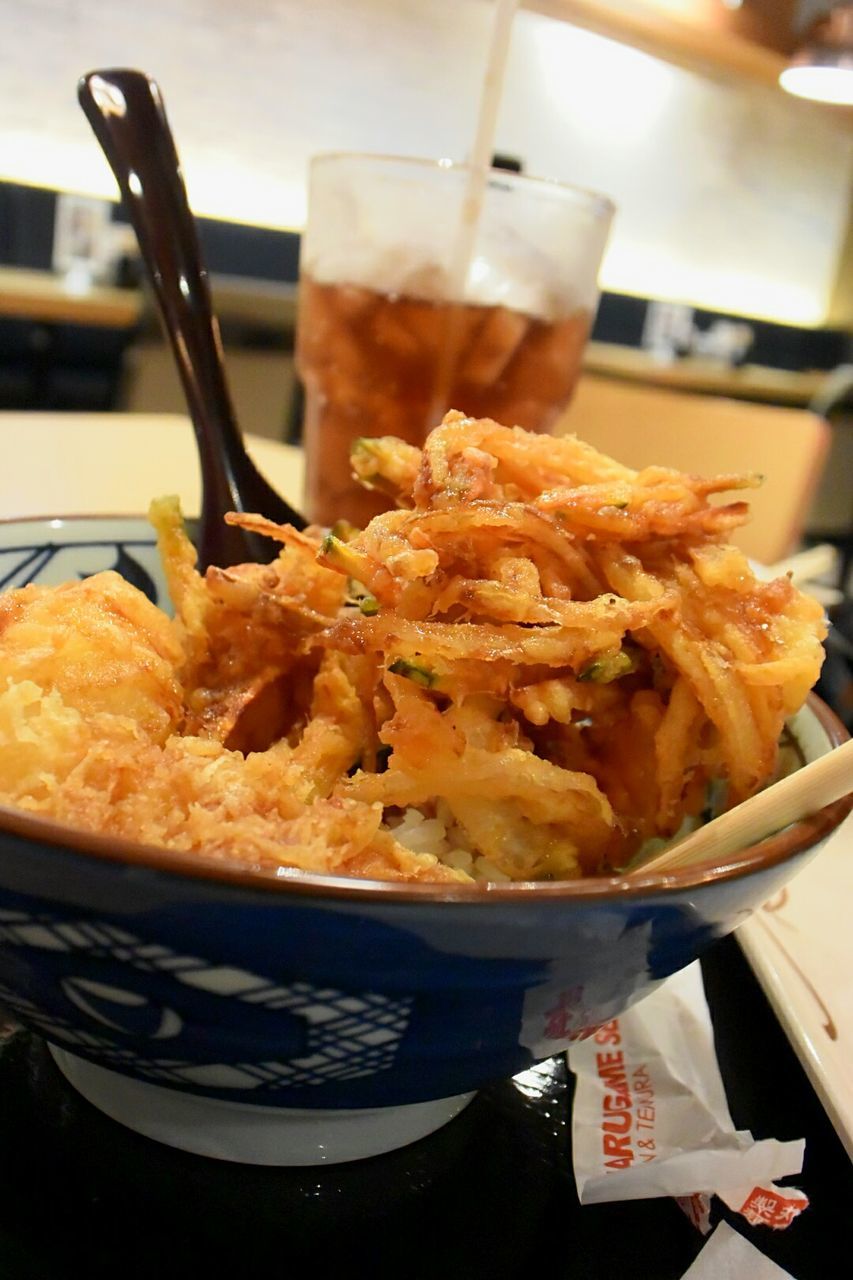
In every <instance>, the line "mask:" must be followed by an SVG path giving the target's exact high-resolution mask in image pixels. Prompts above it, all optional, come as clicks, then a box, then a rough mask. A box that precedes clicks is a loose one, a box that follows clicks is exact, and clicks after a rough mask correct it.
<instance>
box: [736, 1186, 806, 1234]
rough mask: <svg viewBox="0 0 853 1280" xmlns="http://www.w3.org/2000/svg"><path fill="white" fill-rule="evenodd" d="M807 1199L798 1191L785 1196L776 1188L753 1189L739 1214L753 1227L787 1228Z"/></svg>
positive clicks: (800, 1211)
mask: <svg viewBox="0 0 853 1280" xmlns="http://www.w3.org/2000/svg"><path fill="white" fill-rule="evenodd" d="M808 1207H809V1202H808V1197H807V1196H804V1195H803V1193H802V1192H801V1191H800V1192H798V1193H797V1195H795V1196H786V1195H785V1194H784V1191H782V1190H780V1189H779V1188H778V1187H753V1189H752V1191H750V1193H749V1195H748V1196H747V1197H746V1200H744V1202H743V1204H742V1205H741V1207H740V1210H739V1212H740V1213H742V1214H743V1216H744V1217H745V1218H746V1220H747V1222H749V1223H750V1224H751V1225H752V1226H753V1227H762V1226H763V1227H777V1228H779V1227H788V1226H790V1225H791V1223H792V1222H793V1220H794V1218H796V1217H797V1216H798V1215H799V1214H801V1213H802V1212H803V1209H807V1208H808Z"/></svg>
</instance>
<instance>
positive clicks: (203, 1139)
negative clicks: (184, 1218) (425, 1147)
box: [48, 1044, 474, 1166]
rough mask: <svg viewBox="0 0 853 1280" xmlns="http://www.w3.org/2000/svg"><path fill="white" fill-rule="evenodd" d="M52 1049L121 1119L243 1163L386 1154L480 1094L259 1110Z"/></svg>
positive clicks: (338, 1160)
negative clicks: (339, 1107) (367, 1105)
mask: <svg viewBox="0 0 853 1280" xmlns="http://www.w3.org/2000/svg"><path fill="white" fill-rule="evenodd" d="M48 1047H49V1049H50V1052H51V1054H52V1055H53V1060H54V1062H55V1063H56V1065H57V1066H58V1067H59V1070H60V1071H61V1072H62V1074H63V1075H64V1076H65V1078H66V1080H67V1081H68V1082H69V1084H71V1085H72V1086H73V1087H74V1088H75V1089H76V1090H77V1092H78V1093H80V1094H82V1095H83V1097H84V1098H85V1099H86V1101H87V1102H91V1104H92V1106H94V1107H97V1108H98V1110H99V1111H103V1112H104V1113H105V1114H106V1115H108V1116H110V1118H111V1119H113V1120H117V1121H118V1123H119V1124H123V1125H125V1126H126V1128H128V1129H133V1130H135V1131H136V1133H141V1134H144V1136H145V1137H146V1138H153V1139H154V1141H155V1142H162V1143H165V1144H166V1146H169V1147H178V1148H179V1149H180V1150H181V1151H192V1152H194V1153H195V1154H196V1155H201V1156H210V1157H212V1158H213V1159H214V1160H234V1161H238V1162H239V1163H241V1164H260V1165H289V1166H293V1165H320V1164H343V1163H345V1162H347V1161H350V1160H364V1159H366V1158H367V1157H369V1156H377V1155H382V1154H383V1153H384V1152H386V1151H395V1150H396V1149H397V1148H398V1147H405V1146H407V1145H408V1144H409V1143H410V1142H416V1141H417V1140H418V1138H424V1137H426V1135H427V1134H429V1133H433V1132H434V1131H435V1130H436V1129H440V1128H441V1127H442V1125H445V1124H447V1123H448V1121H450V1120H452V1119H453V1117H454V1116H456V1115H458V1114H459V1112H460V1111H462V1109H463V1108H464V1107H466V1106H467V1105H468V1103H469V1102H470V1101H471V1099H472V1098H473V1097H474V1094H473V1093H463V1094H459V1095H457V1096H456V1097H453V1098H437V1099H435V1100H434V1101H431V1102H414V1103H410V1104H408V1105H406V1106H400V1107H375V1108H371V1109H365V1110H360V1111H314V1110H297V1109H296V1108H292V1107H288V1108H285V1107H255V1106H250V1105H248V1104H247V1103H244V1102H222V1101H220V1100H219V1099H218V1098H202V1097H198V1096H197V1095H195V1094H191V1093H183V1092H181V1091H180V1090H177V1089H165V1088H163V1086H162V1085H158V1084H149V1083H148V1082H147V1081H144V1080H134V1079H131V1077H130V1076H124V1075H121V1074H120V1073H119V1072H117V1071H109V1070H108V1069H107V1068H106V1067H99V1066H97V1065H96V1064H95V1063H93V1062H87V1061H86V1060H85V1059H84V1058H78V1057H77V1056H76V1054H73V1053H69V1052H68V1050H67V1049H60V1048H59V1047H58V1046H57V1045H53V1044H51V1045H49V1046H48Z"/></svg>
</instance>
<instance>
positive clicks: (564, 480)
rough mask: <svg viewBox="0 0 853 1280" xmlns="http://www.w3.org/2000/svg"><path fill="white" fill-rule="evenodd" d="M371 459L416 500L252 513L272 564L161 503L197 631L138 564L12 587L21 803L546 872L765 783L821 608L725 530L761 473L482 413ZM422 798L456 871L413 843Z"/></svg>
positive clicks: (195, 833)
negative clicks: (717, 790)
mask: <svg viewBox="0 0 853 1280" xmlns="http://www.w3.org/2000/svg"><path fill="white" fill-rule="evenodd" d="M353 467H354V470H355V472H356V474H357V475H358V476H360V477H361V478H362V480H363V481H365V482H366V483H368V484H369V485H370V486H371V487H373V488H377V489H379V490H381V491H383V492H386V493H389V494H394V495H395V496H396V499H397V502H398V505H399V508H400V509H399V510H396V511H391V512H388V513H387V514H385V515H381V516H377V517H376V518H375V519H374V520H372V521H371V522H370V524H369V525H368V527H367V528H366V529H364V530H363V531H358V530H354V529H352V528H351V527H345V526H343V525H342V526H341V527H340V528H338V527H337V526H336V527H335V529H333V530H332V531H331V532H330V533H329V534H325V533H324V531H322V530H319V529H308V530H306V531H305V532H303V533H300V532H298V531H296V530H295V529H292V528H290V527H289V526H279V525H275V524H273V523H271V522H270V521H267V520H265V519H264V518H263V517H262V516H253V515H233V516H231V517H229V519H230V520H231V521H232V522H233V523H238V524H240V525H242V526H243V527H244V528H247V529H250V530H252V531H253V532H255V533H260V534H264V535H266V536H268V537H270V538H272V539H274V540H275V541H277V542H278V543H280V545H281V550H280V554H279V556H278V558H277V559H275V560H274V561H273V562H272V564H270V565H242V566H238V567H236V568H233V569H209V570H208V572H207V573H206V575H205V576H204V577H201V576H200V575H199V574H198V572H197V570H196V568H195V553H194V550H193V548H192V546H191V544H190V542H189V540H188V539H187V537H186V534H185V533H184V530H183V525H182V522H181V518H180V512H179V510H178V508H177V504H176V502H175V501H174V500H161V501H160V502H159V503H155V504H154V506H153V508H152V519H153V521H154V523H155V525H156V527H157V529H158V535H159V540H160V547H161V553H162V556H163V560H164V564H165V567H166V573H167V578H168V581H169V585H170V590H171V594H172V598H173V602H174V605H175V610H176V621H175V622H174V623H170V622H169V621H168V620H167V619H166V618H165V616H164V615H162V614H161V613H159V612H158V611H157V610H155V609H154V608H153V606H151V605H149V604H148V602H147V601H144V600H143V598H142V597H141V596H139V593H137V592H135V591H134V589H133V588H132V587H129V586H127V584H125V583H123V582H122V581H121V580H120V579H118V578H117V577H116V575H115V574H101V575H98V576H97V577H95V578H93V579H89V580H87V581H86V582H83V583H77V584H69V585H68V586H66V587H62V588H55V589H47V588H25V589H24V590H23V591H18V592H12V593H10V595H8V596H6V597H4V598H3V599H2V600H0V677H2V686H0V800H4V801H6V802H7V803H12V804H17V805H19V806H21V807H23V808H27V809H31V810H35V811H37V812H43V813H50V814H52V815H53V816H55V817H58V818H60V819H62V820H63V821H66V822H68V823H70V824H72V825H75V826H79V827H85V828H90V829H96V830H102V831H107V832H110V833H114V834H117V835H123V836H131V837H134V838H137V839H142V840H145V841H148V842H152V843H156V844H161V845H168V846H171V847H175V848H178V849H183V850H189V851H192V852H195V853H197V854H198V856H199V857H207V858H214V859H228V860H231V861H240V862H243V863H244V864H246V865H249V866H268V865H272V866H286V867H295V868H301V869H303V870H308V871H320V872H327V873H331V874H344V875H358V876H368V877H373V878H381V879H403V880H418V879H425V880H447V881H454V880H468V879H470V876H469V874H468V871H469V870H470V871H471V872H472V873H473V874H474V876H475V877H479V878H492V877H503V878H509V879H516V880H518V879H543V878H552V879H553V878H560V877H566V876H576V875H582V874H589V873H596V872H599V871H602V870H607V869H610V868H613V867H620V866H624V865H625V864H626V863H627V861H628V860H629V859H630V858H631V857H632V856H633V854H634V852H635V851H636V849H637V847H638V846H639V845H640V844H641V843H642V842H643V841H644V840H647V839H649V838H651V837H659V836H669V835H672V834H673V833H674V832H675V831H676V830H677V829H678V828H679V826H680V825H681V824H682V823H683V821H684V820H685V818H690V817H691V816H692V815H696V814H698V813H699V811H700V810H701V809H702V807H703V806H704V805H705V803H706V798H707V793H708V788H709V785H710V783H712V782H715V783H717V784H721V783H722V784H724V785H725V787H726V788H727V793H728V802H729V803H736V802H738V801H739V800H741V799H743V798H744V797H746V796H748V795H750V794H752V793H753V792H754V791H755V790H756V789H758V788H759V787H760V786H762V785H763V784H764V783H765V782H766V781H767V780H768V778H769V777H770V776H771V775H772V773H773V771H774V769H775V767H776V763H777V754H778V747H777V744H778V740H779V736H780V732H781V730H782V727H783V723H784V720H785V717H786V716H787V715H790V714H791V713H792V712H793V711H794V710H796V709H797V708H798V707H799V706H800V705H801V703H802V701H803V700H804V698H805V696H806V694H807V692H808V690H809V688H810V687H811V686H812V684H813V683H814V681H815V679H816V678H817V675H818V672H819V669H820V662H821V657H822V646H821V642H822V639H823V637H824V622H823V616H822V611H821V610H820V608H819V606H818V605H817V604H816V603H815V602H814V601H813V600H810V599H809V598H808V597H806V596H803V595H801V594H800V593H799V592H797V591H796V590H795V589H794V588H793V586H792V585H791V583H790V582H789V581H788V579H786V578H782V579H778V580H776V581H774V582H770V583H765V582H759V581H758V580H757V579H756V578H755V576H754V575H753V573H752V571H751V568H750V566H749V564H748V563H747V561H746V560H745V559H744V557H743V556H742V555H741V554H740V553H739V552H738V551H736V550H735V549H734V548H732V547H728V546H726V545H725V542H724V538H725V535H726V533H727V531H728V530H729V529H731V528H732V527H733V526H734V525H735V524H737V523H739V522H740V521H742V520H743V519H744V518H745V514H746V504H745V503H742V502H733V503H728V504H724V503H720V502H719V501H713V500H712V499H716V498H717V496H718V495H719V494H721V493H723V492H724V491H726V490H731V489H744V488H749V487H752V486H754V485H755V484H756V483H757V482H758V478H757V477H755V476H718V477H711V478H709V479H703V478H701V477H696V476H689V475H683V474H681V473H679V472H674V471H671V470H667V469H665V468H662V467H647V468H646V469H644V470H643V471H639V472H636V471H632V470H630V469H629V468H627V467H624V466H622V465H621V464H619V463H618V462H615V461H614V460H613V459H610V458H607V457H605V456H604V455H602V454H599V453H598V452H597V451H596V450H595V449H593V448H591V446H589V445H587V444H584V443H583V442H582V441H580V440H577V439H574V438H572V437H568V438H563V439H559V440H555V439H552V438H550V437H546V436H536V435H531V434H528V433H527V432H524V431H522V430H520V429H519V428H507V427H502V426H500V425H498V424H497V423H494V422H491V421H489V420H487V419H483V420H471V419H467V418H465V417H463V416H462V415H461V414H458V413H451V414H448V415H447V417H446V419H445V421H444V423H443V424H442V425H441V426H440V427H439V428H437V429H436V430H435V431H434V432H432V434H431V435H430V436H429V438H428V440H427V441H426V443H425V445H424V448H423V450H418V449H416V448H414V447H413V446H412V445H410V444H404V443H403V442H402V441H396V440H393V439H390V438H387V439H379V440H369V441H364V442H360V443H359V444H358V445H357V446H356V448H355V451H354V455H353ZM410 809H415V810H418V811H419V812H420V814H423V815H424V816H425V817H426V818H427V819H429V818H434V819H435V821H434V822H433V823H432V825H431V826H430V825H427V826H425V827H424V831H426V832H432V831H433V829H436V830H439V831H443V832H444V833H445V834H444V836H443V837H441V839H440V840H439V841H438V845H437V846H436V852H437V853H440V854H441V856H442V857H445V858H446V859H447V862H446V863H444V862H442V861H440V860H439V858H438V857H437V856H436V853H434V852H430V851H424V847H423V846H419V848H418V850H417V851H415V850H414V848H412V849H409V848H407V847H406V846H405V843H404V842H405V840H406V839H407V838H413V837H411V836H410V835H408V836H407V834H406V832H407V831H409V827H408V826H407V823H406V821H405V820H404V821H403V823H402V825H401V826H400V827H399V830H400V833H401V836H400V839H399V840H398V839H397V838H396V836H395V834H394V831H395V830H396V826H395V824H396V823H397V821H398V819H399V818H400V816H401V814H402V813H403V812H404V811H406V810H410ZM415 816H416V817H417V814H416V815H415ZM418 821H420V818H418ZM424 838H426V837H424ZM439 846H440V847H439ZM463 864H465V865H466V866H467V867H468V870H457V869H454V868H455V867H456V866H462V865H463Z"/></svg>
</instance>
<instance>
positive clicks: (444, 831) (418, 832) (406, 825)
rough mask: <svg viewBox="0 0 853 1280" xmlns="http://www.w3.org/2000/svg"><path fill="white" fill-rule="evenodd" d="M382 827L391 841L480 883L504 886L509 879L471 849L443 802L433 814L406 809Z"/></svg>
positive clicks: (439, 802) (391, 817) (389, 819)
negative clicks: (430, 856) (390, 835)
mask: <svg viewBox="0 0 853 1280" xmlns="http://www.w3.org/2000/svg"><path fill="white" fill-rule="evenodd" d="M385 825H386V826H387V828H388V830H389V831H392V832H393V834H394V839H395V840H398V841H399V842H400V844H402V845H404V846H405V847H406V848H407V849H411V850H412V852H413V853H431V854H433V855H434V856H435V857H436V858H438V860H439V862H443V863H444V865H445V866H448V867H453V869H454V870H456V871H464V872H466V873H467V874H468V875H469V876H471V877H472V878H473V879H474V880H478V881H480V882H481V883H490V884H496V883H507V882H508V881H509V880H510V879H511V877H510V876H508V875H506V873H505V872H503V871H501V870H500V868H499V867H496V866H495V864H494V863H493V862H490V861H489V859H488V858H485V857H483V856H482V854H478V853H477V852H476V850H474V849H472V848H471V846H470V842H469V840H468V838H467V836H466V834H465V832H464V831H463V830H462V828H461V827H459V826H458V825H457V824H456V822H455V820H454V818H453V814H452V813H451V811H450V808H449V806H448V805H447V804H446V803H445V802H444V801H443V800H439V801H437V803H436V805H435V815H434V816H432V815H427V814H425V813H422V812H421V810H420V809H414V808H409V809H405V810H404V811H403V815H402V817H400V816H397V815H390V816H388V817H387V818H386V822H385Z"/></svg>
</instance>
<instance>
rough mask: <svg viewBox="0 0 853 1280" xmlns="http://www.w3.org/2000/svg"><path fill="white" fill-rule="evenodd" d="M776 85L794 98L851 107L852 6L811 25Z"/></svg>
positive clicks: (852, 82) (852, 63)
mask: <svg viewBox="0 0 853 1280" xmlns="http://www.w3.org/2000/svg"><path fill="white" fill-rule="evenodd" d="M779 83H780V85H781V86H782V88H783V89H785V90H786V91H787V92H788V93H793V94H795V95H796V96H797V97H798V98H813V99H814V100H815V101H817V102H832V103H835V104H837V105H839V106H853V4H844V5H841V6H840V7H839V8H837V9H833V10H832V12H831V13H828V14H826V16H825V17H823V18H821V19H820V20H819V21H818V22H817V23H815V25H814V26H813V27H812V29H811V31H810V33H809V37H808V40H807V43H806V44H804V45H803V46H802V48H800V49H798V50H797V52H796V53H795V54H794V56H793V58H792V59H791V61H790V62H789V63H788V66H787V67H786V68H785V70H784V71H783V72H782V74H781V75H780V76H779Z"/></svg>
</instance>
